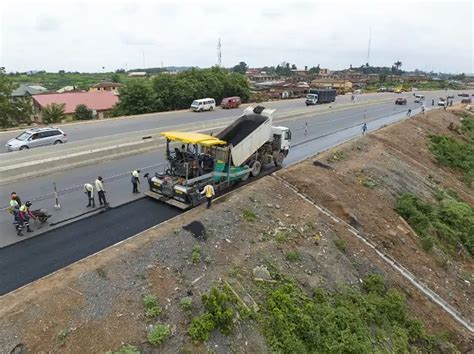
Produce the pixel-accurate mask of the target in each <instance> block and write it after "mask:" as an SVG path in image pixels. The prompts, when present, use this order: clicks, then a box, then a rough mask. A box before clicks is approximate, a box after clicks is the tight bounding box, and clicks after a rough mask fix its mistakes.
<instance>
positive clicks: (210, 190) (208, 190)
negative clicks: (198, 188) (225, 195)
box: [201, 184, 216, 209]
mask: <svg viewBox="0 0 474 354" xmlns="http://www.w3.org/2000/svg"><path fill="white" fill-rule="evenodd" d="M201 194H202V195H205V196H206V199H207V209H209V208H210V207H211V203H212V197H214V195H215V194H216V193H215V192H214V187H213V185H212V184H207V185H206V186H205V187H204V189H203V190H202V192H201Z"/></svg>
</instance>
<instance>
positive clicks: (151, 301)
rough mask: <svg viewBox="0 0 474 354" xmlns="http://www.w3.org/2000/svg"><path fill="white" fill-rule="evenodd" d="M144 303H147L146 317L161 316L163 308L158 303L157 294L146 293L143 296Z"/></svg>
mask: <svg viewBox="0 0 474 354" xmlns="http://www.w3.org/2000/svg"><path fill="white" fill-rule="evenodd" d="M143 303H144V304H145V310H146V311H145V315H146V317H150V318H154V317H157V316H159V314H160V313H161V308H160V306H159V305H158V300H157V299H156V296H155V295H146V296H145V297H144V298H143Z"/></svg>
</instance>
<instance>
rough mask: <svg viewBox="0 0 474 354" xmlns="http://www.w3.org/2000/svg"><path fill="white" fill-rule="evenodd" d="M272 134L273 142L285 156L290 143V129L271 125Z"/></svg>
mask: <svg viewBox="0 0 474 354" xmlns="http://www.w3.org/2000/svg"><path fill="white" fill-rule="evenodd" d="M272 134H273V139H274V142H275V143H276V144H277V145H278V150H279V151H280V152H283V154H284V155H285V156H287V155H288V151H289V150H290V145H291V131H290V129H289V128H287V127H282V126H276V127H275V126H273V127H272Z"/></svg>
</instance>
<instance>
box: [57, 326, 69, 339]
mask: <svg viewBox="0 0 474 354" xmlns="http://www.w3.org/2000/svg"><path fill="white" fill-rule="evenodd" d="M69 332H70V331H69V328H66V329H61V330H60V331H59V332H58V339H59V340H60V341H61V342H64V341H65V340H66V338H67V337H68V336H69Z"/></svg>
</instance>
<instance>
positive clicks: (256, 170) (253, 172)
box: [250, 161, 262, 177]
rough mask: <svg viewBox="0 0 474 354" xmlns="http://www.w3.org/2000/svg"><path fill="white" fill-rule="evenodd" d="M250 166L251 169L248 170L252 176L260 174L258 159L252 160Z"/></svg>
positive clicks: (260, 168)
mask: <svg viewBox="0 0 474 354" xmlns="http://www.w3.org/2000/svg"><path fill="white" fill-rule="evenodd" d="M250 168H251V169H252V170H251V171H250V174H251V175H252V176H253V177H257V176H258V175H259V174H260V171H261V170H262V164H261V163H260V161H254V162H252V163H251V164H250Z"/></svg>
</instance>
